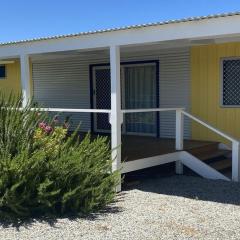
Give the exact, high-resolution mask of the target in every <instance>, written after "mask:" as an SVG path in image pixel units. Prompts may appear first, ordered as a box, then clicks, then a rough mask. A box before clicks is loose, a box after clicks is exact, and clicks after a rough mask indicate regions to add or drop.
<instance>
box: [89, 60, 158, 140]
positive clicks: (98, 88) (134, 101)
mask: <svg viewBox="0 0 240 240" xmlns="http://www.w3.org/2000/svg"><path fill="white" fill-rule="evenodd" d="M156 72H157V64H156V63H155V62H152V63H141V64H122V65H121V88H122V108H123V109H140V108H141V109H144V108H155V107H157V96H156V95H157V84H156V81H157V79H156V78H157V74H156ZM93 80H94V81H93V93H94V99H93V103H94V107H95V108H105V109H110V107H111V94H110V82H111V81H110V68H109V66H99V67H94V69H93ZM94 131H96V132H110V124H109V123H108V116H107V114H105V115H104V114H95V116H94ZM122 131H123V133H124V134H138V135H149V136H156V135H157V115H156V113H151V112H149V113H129V114H124V123H123V127H122Z"/></svg>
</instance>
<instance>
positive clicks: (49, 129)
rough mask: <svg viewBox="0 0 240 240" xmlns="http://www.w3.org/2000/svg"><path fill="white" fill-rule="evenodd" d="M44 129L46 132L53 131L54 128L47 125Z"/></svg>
mask: <svg viewBox="0 0 240 240" xmlns="http://www.w3.org/2000/svg"><path fill="white" fill-rule="evenodd" d="M44 130H45V132H46V133H51V132H52V130H53V128H52V127H51V126H46V127H45V129H44Z"/></svg>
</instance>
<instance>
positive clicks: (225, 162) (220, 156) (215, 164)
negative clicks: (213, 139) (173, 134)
mask: <svg viewBox="0 0 240 240" xmlns="http://www.w3.org/2000/svg"><path fill="white" fill-rule="evenodd" d="M188 152H189V153H190V154H192V155H193V156H195V157H197V158H198V159H200V160H201V161H203V162H204V163H206V164H207V165H209V166H210V167H212V168H214V169H215V170H217V171H219V172H221V173H222V174H224V175H225V176H227V177H229V176H230V178H231V166H232V159H231V153H232V152H231V151H230V150H225V149H219V143H210V144H207V145H204V146H201V147H197V148H193V149H189V150H188Z"/></svg>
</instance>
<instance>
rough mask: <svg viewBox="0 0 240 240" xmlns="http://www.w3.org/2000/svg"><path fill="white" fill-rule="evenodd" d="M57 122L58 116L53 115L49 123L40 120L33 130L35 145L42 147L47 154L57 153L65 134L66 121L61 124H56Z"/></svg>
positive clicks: (66, 128)
mask: <svg viewBox="0 0 240 240" xmlns="http://www.w3.org/2000/svg"><path fill="white" fill-rule="evenodd" d="M58 123H59V121H58V117H57V116H55V117H54V119H53V121H52V123H51V124H49V123H47V122H46V121H42V122H40V123H39V124H38V128H37V129H36V131H35V135H34V139H35V147H37V148H38V149H43V150H44V151H45V153H46V155H47V156H48V155H51V154H58V153H59V151H60V147H61V144H62V143H63V141H64V140H65V138H66V136H67V132H68V123H67V122H66V121H65V122H64V125H63V126H56V125H57V124H58Z"/></svg>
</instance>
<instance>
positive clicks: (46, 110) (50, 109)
mask: <svg viewBox="0 0 240 240" xmlns="http://www.w3.org/2000/svg"><path fill="white" fill-rule="evenodd" d="M32 110H38V111H43V112H72V113H109V114H110V113H111V110H109V109H85V108H83V109H78V108H32Z"/></svg>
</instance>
